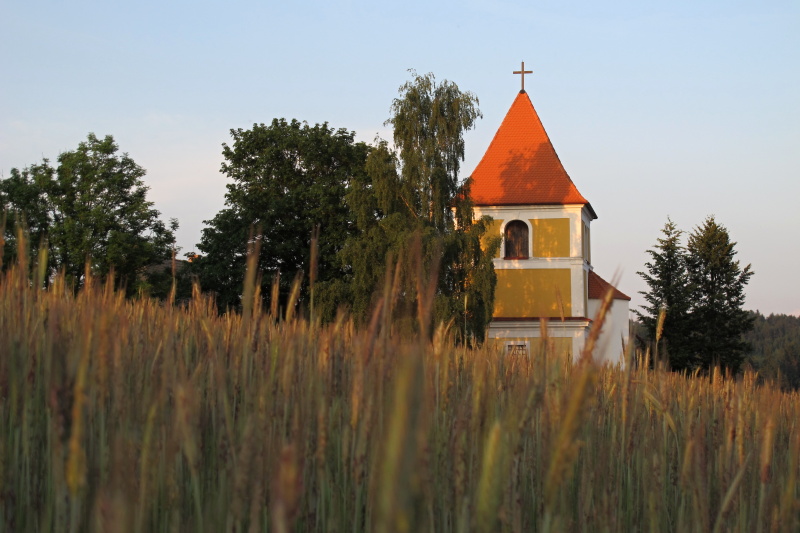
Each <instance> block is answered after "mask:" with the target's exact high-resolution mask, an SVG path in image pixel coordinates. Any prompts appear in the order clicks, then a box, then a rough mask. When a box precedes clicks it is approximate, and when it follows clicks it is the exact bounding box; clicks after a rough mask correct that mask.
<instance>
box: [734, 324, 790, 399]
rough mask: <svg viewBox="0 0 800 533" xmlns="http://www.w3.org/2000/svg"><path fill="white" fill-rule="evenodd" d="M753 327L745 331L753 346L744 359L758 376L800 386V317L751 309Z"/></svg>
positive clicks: (788, 386)
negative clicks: (763, 312)
mask: <svg viewBox="0 0 800 533" xmlns="http://www.w3.org/2000/svg"><path fill="white" fill-rule="evenodd" d="M750 316H751V317H752V318H753V329H752V330H751V331H749V332H748V333H746V334H745V340H746V341H747V342H748V344H749V345H750V347H751V350H750V353H749V354H748V355H747V357H746V358H745V361H746V362H748V363H750V364H751V365H752V366H753V368H755V370H757V371H758V373H759V376H760V377H762V378H763V379H767V380H770V381H773V382H774V383H777V384H779V385H780V386H781V387H782V388H784V389H793V390H798V389H800V317H797V316H792V315H783V314H777V315H776V314H770V315H769V316H764V315H762V314H761V313H759V312H758V311H756V312H754V313H750Z"/></svg>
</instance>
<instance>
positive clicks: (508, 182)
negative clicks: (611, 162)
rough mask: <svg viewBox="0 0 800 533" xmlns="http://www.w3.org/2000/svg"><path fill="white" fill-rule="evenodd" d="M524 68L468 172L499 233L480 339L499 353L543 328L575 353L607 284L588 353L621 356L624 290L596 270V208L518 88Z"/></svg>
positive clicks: (555, 343) (492, 230)
mask: <svg viewBox="0 0 800 533" xmlns="http://www.w3.org/2000/svg"><path fill="white" fill-rule="evenodd" d="M528 73H530V71H526V70H525V63H523V64H522V69H521V70H520V71H516V72H514V74H521V75H522V90H521V91H520V92H519V94H517V96H516V98H515V99H514V102H513V103H512V104H511V108H510V109H509V110H508V113H507V114H506V116H505V118H504V119H503V122H502V123H501V124H500V127H499V129H498V130H497V133H496V134H495V136H494V139H493V140H492V142H491V143H490V145H489V148H488V149H487V150H486V153H485V154H484V156H483V158H482V159H481V161H480V162H479V163H478V166H477V167H476V168H475V171H474V172H473V173H472V185H471V191H470V196H471V198H472V200H473V203H474V205H475V208H474V210H475V217H476V218H480V217H482V216H484V215H489V216H491V217H492V219H493V222H492V224H491V226H490V227H489V230H488V232H487V234H488V235H490V236H494V235H499V236H500V237H501V245H500V250H499V254H498V255H497V257H496V258H495V259H494V268H495V273H496V274H497V288H496V291H495V303H494V313H493V316H492V322H491V324H490V325H489V331H488V335H487V341H488V342H492V343H496V344H498V345H500V347H501V349H503V350H504V351H505V352H506V353H522V354H530V353H531V351H532V350H538V349H540V348H541V342H542V340H543V339H545V338H546V339H547V342H548V343H550V346H549V347H548V348H549V349H551V350H554V351H555V352H556V353H560V354H565V355H567V356H570V357H572V358H573V359H577V358H578V357H580V354H581V352H582V351H583V347H584V344H585V342H586V339H587V338H588V336H589V332H590V330H591V328H592V321H593V318H594V317H595V316H596V314H597V311H598V309H599V308H600V305H601V302H602V299H603V298H604V297H605V296H606V294H607V293H609V291H610V292H611V297H612V300H611V302H612V305H611V307H610V310H609V312H608V313H607V315H606V318H605V320H604V322H603V326H602V330H601V334H600V338H599V339H598V343H597V346H596V348H595V350H594V353H593V356H594V359H595V361H598V362H609V363H617V362H621V361H622V360H623V359H622V358H623V349H624V346H625V345H626V344H627V342H628V336H629V333H628V331H629V330H628V307H629V302H630V298H629V297H628V296H626V295H625V294H623V293H622V292H620V291H619V290H618V289H617V288H616V287H614V286H612V285H611V284H610V283H608V282H607V281H606V280H604V279H603V278H601V277H600V276H599V275H598V274H597V273H596V272H595V271H594V267H593V266H592V249H591V232H592V222H593V221H594V220H596V219H597V213H596V212H595V210H594V208H593V207H592V204H590V203H589V201H588V200H587V199H586V198H585V197H584V196H583V195H582V194H581V193H580V192H579V191H578V188H577V187H576V186H575V184H574V183H573V181H572V179H570V177H569V175H568V174H567V172H566V170H564V166H563V165H562V164H561V161H560V160H559V158H558V155H557V154H556V151H555V149H554V148H553V144H552V143H551V142H550V138H549V137H548V136H547V132H546V131H545V129H544V126H543V125H542V122H541V120H540V119H539V115H538V114H537V113H536V109H535V108H534V107H533V104H532V102H531V99H530V97H529V96H528V93H527V92H525V74H528ZM542 328H546V330H545V331H543V330H542Z"/></svg>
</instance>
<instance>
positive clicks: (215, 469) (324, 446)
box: [0, 265, 800, 532]
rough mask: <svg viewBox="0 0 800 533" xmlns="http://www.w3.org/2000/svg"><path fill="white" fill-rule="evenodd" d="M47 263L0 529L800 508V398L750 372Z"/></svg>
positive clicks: (25, 322) (748, 521) (24, 350)
mask: <svg viewBox="0 0 800 533" xmlns="http://www.w3.org/2000/svg"><path fill="white" fill-rule="evenodd" d="M390 281H391V280H390ZM250 284H251V287H252V280H251V281H250ZM31 285H32V284H31V282H30V276H29V274H28V272H27V269H26V268H25V266H24V265H22V266H17V267H15V268H13V269H10V270H9V271H8V272H7V273H6V274H5V275H4V277H3V278H2V280H0V529H4V530H7V531H87V530H88V531H206V532H214V531H251V530H252V531H276V532H283V531H317V530H321V531H341V532H372V531H377V532H380V531H411V532H416V531H441V532H449V531H665V532H666V531H743V532H745V531H746V532H752V531H797V530H798V528H800V520H798V516H800V484H799V483H798V470H799V469H800V465H798V459H800V427H798V425H800V396H798V395H797V394H796V393H792V394H789V393H783V392H780V391H779V390H777V389H775V388H772V387H770V386H761V385H758V384H757V380H756V376H754V375H753V374H752V373H750V374H745V375H744V376H741V377H739V378H737V379H732V378H726V377H724V376H722V375H720V373H718V372H714V373H712V374H711V375H710V376H682V375H677V374H672V373H668V372H664V371H660V370H650V371H648V370H644V369H643V368H644V365H639V366H638V367H637V368H634V366H635V365H628V366H627V367H626V368H617V367H597V366H594V365H593V364H591V362H588V361H584V362H582V363H579V364H572V363H571V362H570V361H566V360H559V359H557V358H555V357H554V356H551V355H549V354H548V353H546V352H543V353H534V354H531V356H530V357H514V358H512V357H507V356H503V355H501V354H498V353H496V352H494V351H492V350H489V349H488V348H487V349H474V350H470V349H465V348H463V347H459V346H457V345H456V343H455V342H454V341H453V338H452V335H451V334H450V333H449V332H448V329H447V328H446V327H442V326H440V327H439V328H438V329H436V331H435V333H434V334H433V335H431V338H432V340H426V339H424V338H422V337H421V336H408V335H406V334H405V333H404V334H401V333H399V332H397V331H395V330H394V329H393V324H394V323H395V319H394V317H393V316H392V306H391V305H389V304H385V305H379V306H378V307H377V308H376V311H375V314H374V316H373V318H372V320H371V322H370V323H369V324H368V325H367V326H366V327H363V328H357V327H356V326H355V325H354V324H353V322H352V321H350V320H349V319H348V318H347V317H346V316H341V317H340V318H339V319H338V320H337V321H336V322H335V323H333V324H330V325H325V326H322V325H320V324H318V323H312V322H309V321H308V320H305V319H303V318H302V317H300V318H297V317H294V318H290V319H288V320H287V319H286V318H285V317H283V318H282V319H279V317H277V316H274V314H273V313H272V312H269V311H266V310H263V309H261V308H260V306H259V305H257V304H256V305H248V306H247V307H246V309H245V312H244V313H243V314H242V315H239V314H228V315H224V316H218V315H217V313H216V311H215V307H214V305H213V304H212V302H211V301H210V300H209V299H207V298H206V297H204V296H202V295H200V294H195V297H194V299H193V300H192V301H191V303H190V304H189V305H188V307H185V308H179V307H175V306H170V305H168V304H167V305H163V304H159V303H158V302H155V301H152V300H135V301H131V300H126V299H124V298H123V296H122V295H121V294H120V293H117V292H115V291H114V290H112V288H111V287H109V286H99V285H97V284H95V283H91V282H90V283H88V284H87V286H86V288H85V289H83V290H82V291H80V292H79V294H77V295H76V296H73V295H72V294H71V291H69V290H66V289H65V287H64V284H63V280H61V279H57V280H56V281H55V283H53V284H52V285H51V287H50V288H49V289H48V290H46V291H45V290H39V289H35V288H32V287H31ZM391 286H392V283H391V282H387V287H391ZM245 293H246V294H248V295H252V297H253V300H251V301H258V297H259V295H258V294H257V290H253V289H252V288H251V289H250V292H247V291H246V292H245ZM427 307H428V308H429V307H430V306H427ZM419 309H420V310H421V311H420V313H423V312H426V311H425V309H426V306H425V305H420V306H419ZM423 322H424V320H423ZM404 331H405V330H404ZM631 357H634V356H633V355H632V356H631Z"/></svg>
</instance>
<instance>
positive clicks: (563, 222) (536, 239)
mask: <svg viewBox="0 0 800 533" xmlns="http://www.w3.org/2000/svg"><path fill="white" fill-rule="evenodd" d="M531 226H532V227H533V257H569V219H568V218H539V219H533V220H531Z"/></svg>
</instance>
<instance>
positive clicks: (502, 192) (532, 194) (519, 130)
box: [470, 64, 597, 218]
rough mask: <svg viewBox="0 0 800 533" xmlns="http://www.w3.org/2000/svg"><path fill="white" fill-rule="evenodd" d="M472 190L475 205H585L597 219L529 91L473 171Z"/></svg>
mask: <svg viewBox="0 0 800 533" xmlns="http://www.w3.org/2000/svg"><path fill="white" fill-rule="evenodd" d="M523 65H524V64H523ZM524 70H525V68H524V66H523V68H522V71H524ZM520 73H522V72H520ZM470 189H471V190H470V196H471V197H472V200H473V201H474V203H475V205H487V206H488V205H566V204H582V205H586V206H587V207H588V208H589V212H590V213H591V215H592V217H594V218H597V215H596V214H595V212H594V210H593V209H592V206H591V204H589V201H588V200H586V198H584V197H583V195H582V194H581V193H580V192H578V188H577V187H575V184H574V183H573V182H572V180H571V179H570V177H569V175H568V174H567V171H566V170H564V166H563V165H562V164H561V160H560V159H559V158H558V155H557V154H556V151H555V148H553V144H552V143H551V142H550V138H549V137H548V136H547V132H546V131H545V129H544V126H542V121H541V120H540V119H539V115H538V114H537V113H536V110H535V109H534V107H533V104H532V103H531V100H530V98H529V97H528V94H527V93H526V92H525V91H524V90H523V91H520V93H519V94H518V95H517V97H516V98H515V99H514V103H513V104H511V109H509V110H508V113H507V114H506V117H505V118H504V119H503V123H502V124H500V128H499V129H498V130H497V133H496V134H495V136H494V139H492V142H491V144H490V145H489V148H488V149H487V150H486V153H485V154H484V156H483V158H482V159H481V161H480V163H478V166H477V167H476V168H475V171H474V172H473V173H472V185H471V188H470Z"/></svg>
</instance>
